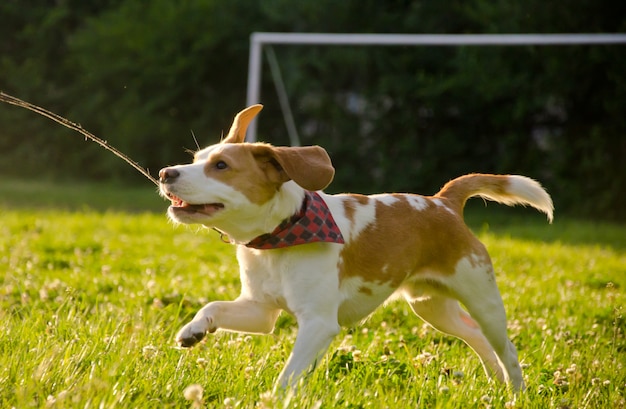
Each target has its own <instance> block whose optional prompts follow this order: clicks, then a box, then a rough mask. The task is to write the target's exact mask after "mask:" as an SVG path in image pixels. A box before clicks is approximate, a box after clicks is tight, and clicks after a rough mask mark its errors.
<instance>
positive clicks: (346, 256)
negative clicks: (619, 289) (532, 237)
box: [159, 105, 554, 391]
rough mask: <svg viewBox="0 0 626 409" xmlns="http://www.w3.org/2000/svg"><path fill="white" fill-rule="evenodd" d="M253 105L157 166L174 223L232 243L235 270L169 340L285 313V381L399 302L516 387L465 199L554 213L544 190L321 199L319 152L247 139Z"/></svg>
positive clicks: (471, 189)
mask: <svg viewBox="0 0 626 409" xmlns="http://www.w3.org/2000/svg"><path fill="white" fill-rule="evenodd" d="M261 109H262V106H261V105H253V106H250V107H248V108H246V109H244V110H243V111H241V112H240V113H239V114H237V115H236V116H235V119H234V121H233V124H232V126H231V128H230V131H229V133H228V135H227V136H226V137H225V138H224V139H223V140H222V141H221V142H220V143H217V144H214V145H211V146H209V147H207V148H204V149H202V150H200V151H198V152H196V153H195V156H194V160H193V162H192V163H191V164H185V165H178V166H170V167H166V168H164V169H161V170H160V172H159V188H160V193H161V195H163V196H164V197H166V198H168V199H169V200H170V201H171V206H169V208H168V215H169V217H170V218H171V220H173V221H174V222H176V223H185V224H200V225H203V226H206V227H209V228H213V229H215V230H217V231H218V232H220V233H221V234H222V235H223V237H227V238H228V239H229V241H230V242H231V243H233V244H235V245H236V246H237V260H238V263H239V268H240V278H241V294H240V296H239V297H238V298H237V299H236V300H234V301H215V302H210V303H208V304H206V305H205V306H204V307H203V308H202V309H201V310H200V311H198V313H197V314H196V315H195V317H194V318H193V320H192V321H191V322H189V323H188V324H186V325H185V326H184V327H183V328H182V329H181V330H180V331H179V332H178V334H177V335H176V341H177V343H178V344H179V345H181V346H182V347H191V346H193V345H194V344H196V343H198V342H200V341H201V340H202V339H203V338H204V337H205V335H206V334H207V333H213V332H215V331H216V330H218V329H221V330H227V331H236V332H245V333H263V334H265V333H270V332H272V331H273V328H274V324H275V322H276V319H277V317H278V315H279V314H280V312H281V311H286V312H288V313H290V314H291V315H293V316H294V317H295V318H296V320H297V323H298V334H297V337H296V341H295V344H294V347H293V350H292V352H291V355H290V357H289V358H288V360H287V363H286V365H285V367H284V369H283V370H282V372H281V373H280V375H279V377H278V379H277V382H276V386H277V387H281V388H286V387H290V386H293V385H294V384H295V383H296V382H297V381H298V380H299V379H300V378H301V377H302V376H303V374H305V373H306V372H307V371H308V370H309V369H312V368H314V367H315V365H316V363H317V362H319V361H320V359H321V358H322V357H323V355H324V353H325V352H326V350H327V349H328V347H329V345H330V343H331V341H332V340H333V338H334V337H335V336H336V335H337V334H338V333H339V331H340V327H342V326H346V325H352V324H354V323H358V322H360V321H362V320H364V319H365V318H367V317H368V316H369V315H370V314H371V313H372V312H373V311H374V310H375V309H376V308H377V307H378V306H379V305H381V304H383V303H384V302H385V301H386V300H388V299H390V298H392V297H401V298H404V299H405V300H406V301H407V302H408V303H409V305H410V306H411V308H412V310H413V311H414V312H415V314H417V315H418V316H419V317H420V318H422V319H423V320H424V321H426V322H427V323H429V324H430V325H432V326H433V327H434V328H436V329H438V330H440V331H442V332H444V333H446V334H449V335H453V336H455V337H458V338H460V339H462V340H463V341H465V343H467V344H468V345H469V346H470V347H471V348H472V349H473V350H474V351H475V352H476V354H477V355H478V356H479V358H480V360H481V362H482V365H483V367H484V369H485V372H486V373H487V375H488V376H489V377H491V378H495V379H497V380H499V381H502V382H506V383H508V384H509V385H510V386H511V387H512V389H513V390H515V391H519V390H522V389H523V388H524V379H523V375H522V371H521V368H520V364H519V361H518V357H517V351H516V349H515V346H514V345H513V343H512V342H511V341H510V340H509V339H508V336H507V321H506V316H505V310H504V305H503V302H502V298H501V296H500V293H499V290H498V288H497V286H496V279H495V275H494V270H493V267H492V264H491V260H490V257H489V254H488V253H487V250H486V249H485V247H484V245H483V244H482V243H481V242H480V241H479V240H478V239H477V238H476V237H475V236H474V235H473V234H472V233H471V231H470V230H469V228H468V227H467V226H466V225H465V223H464V221H463V208H464V205H465V202H466V200H467V199H468V198H470V197H472V196H480V197H482V198H485V199H489V200H492V201H496V202H499V203H503V204H506V205H509V206H511V205H515V204H522V205H530V206H532V207H534V208H536V209H537V210H539V211H541V212H543V213H545V214H546V215H547V218H548V220H549V221H550V222H552V213H553V209H554V207H553V204H552V199H551V198H550V196H549V195H548V193H546V191H545V190H544V189H543V188H542V187H541V185H540V184H539V183H538V182H536V181H534V180H532V179H530V178H527V177H525V176H518V175H488V174H469V175H465V176H462V177H459V178H457V179H454V180H452V181H450V182H448V183H447V184H445V186H444V187H443V188H442V189H441V190H440V191H439V192H438V193H437V194H436V195H434V196H432V197H426V196H419V195H413V194H397V193H394V194H377V195H372V196H364V195H358V194H337V195H330V194H326V193H324V192H323V189H324V188H326V187H327V186H328V185H329V184H330V183H331V181H332V179H333V177H334V172H335V170H334V168H333V165H332V163H331V160H330V158H329V156H328V153H327V152H326V151H325V150H324V149H323V148H321V147H319V146H307V147H276V146H272V145H269V144H265V143H248V142H245V141H244V140H245V133H246V129H247V127H248V124H249V123H250V121H251V120H252V119H253V118H254V117H255V116H256V115H257V114H258V112H259V111H260V110H261ZM461 305H463V306H464V307H465V308H462V307H461Z"/></svg>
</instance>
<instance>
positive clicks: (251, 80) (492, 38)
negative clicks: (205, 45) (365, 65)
mask: <svg viewBox="0 0 626 409" xmlns="http://www.w3.org/2000/svg"><path fill="white" fill-rule="evenodd" d="M271 44H282V45H287V44H288V45H327V46H416V47H419V46H431V47H432V46H440V47H441V46H529V45H563V46H565V45H593V44H626V34H329V33H264V32H255V33H252V34H251V36H250V53H249V61H248V89H247V97H246V102H247V106H249V105H252V104H256V103H259V102H260V100H261V75H262V57H263V46H264V45H271ZM268 61H269V63H270V69H271V71H272V77H273V79H274V85H275V86H276V90H277V92H278V96H279V102H280V105H281V110H282V112H283V117H284V119H285V124H286V127H287V131H288V133H289V138H290V141H291V144H292V145H297V144H299V137H298V135H297V130H296V127H295V124H294V121H293V117H292V115H291V108H290V106H289V102H288V99H287V97H286V95H287V94H286V92H285V89H284V85H283V82H282V78H281V74H280V69H279V68H278V64H277V62H276V59H275V56H274V54H273V52H269V53H268ZM256 134H257V133H256V119H255V120H254V121H253V122H252V123H251V124H250V126H249V128H248V133H247V140H248V141H250V142H255V141H256V139H257V137H256Z"/></svg>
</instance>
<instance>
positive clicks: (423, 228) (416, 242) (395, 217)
mask: <svg viewBox="0 0 626 409" xmlns="http://www.w3.org/2000/svg"><path fill="white" fill-rule="evenodd" d="M394 196H395V197H396V198H397V199H399V200H398V201H397V202H395V203H393V204H391V205H386V204H384V203H382V202H381V201H377V203H376V218H375V221H374V223H372V224H370V225H369V226H367V227H366V228H365V229H363V231H362V232H361V233H360V234H359V235H358V236H357V237H356V238H354V239H353V240H351V241H350V242H349V243H347V244H346V246H345V247H344V249H343V251H342V258H343V263H342V265H341V267H342V268H341V270H340V280H343V279H346V278H350V277H355V276H356V277H361V278H362V279H363V280H365V281H367V282H374V283H390V284H391V285H392V286H394V287H397V286H399V285H400V284H401V283H402V282H403V281H404V280H405V279H407V278H408V277H411V276H415V275H418V274H420V273H423V272H431V273H438V274H442V275H450V274H454V272H455V267H456V265H457V263H458V261H459V260H460V259H461V258H463V257H466V256H468V255H470V254H478V255H481V256H482V255H483V254H484V253H485V252H486V250H485V249H484V247H483V245H482V244H481V243H480V242H479V241H478V239H476V238H475V237H474V235H473V234H472V233H471V232H470V230H469V229H468V228H467V226H466V225H465V223H464V222H463V220H462V218H461V216H459V215H458V214H453V213H452V212H450V211H449V210H448V209H446V208H445V207H444V206H438V205H436V204H435V203H433V202H432V201H431V200H432V198H425V199H426V200H428V201H429V204H428V208H426V209H424V210H421V211H420V210H416V209H415V208H414V207H413V206H411V204H410V203H409V202H408V201H407V199H406V198H407V196H406V195H394ZM439 200H440V201H441V202H442V203H443V204H444V205H448V203H447V202H448V201H447V199H445V198H439ZM385 265H387V268H386V269H383V267H384V266H385Z"/></svg>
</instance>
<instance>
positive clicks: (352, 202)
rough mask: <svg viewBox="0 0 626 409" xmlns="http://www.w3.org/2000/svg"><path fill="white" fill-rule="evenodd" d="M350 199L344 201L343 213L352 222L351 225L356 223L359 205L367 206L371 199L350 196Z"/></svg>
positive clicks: (361, 196)
mask: <svg viewBox="0 0 626 409" xmlns="http://www.w3.org/2000/svg"><path fill="white" fill-rule="evenodd" d="M348 196H349V197H348V198H347V199H346V200H344V201H343V211H344V214H345V215H346V218H347V219H348V220H349V221H350V224H352V223H354V213H355V212H356V207H357V205H366V204H368V203H369V201H370V199H369V197H367V196H364V195H356V194H350V195H348Z"/></svg>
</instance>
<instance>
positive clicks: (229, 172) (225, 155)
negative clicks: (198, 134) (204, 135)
mask: <svg viewBox="0 0 626 409" xmlns="http://www.w3.org/2000/svg"><path fill="white" fill-rule="evenodd" d="M250 145H253V144H222V145H220V146H218V147H216V148H215V149H214V150H212V151H211V152H210V153H209V155H208V156H207V158H206V161H205V163H204V174H205V175H206V176H207V177H209V178H212V179H215V180H219V181H220V182H222V183H224V184H227V185H229V186H231V187H233V188H234V189H236V190H238V191H240V192H241V193H243V194H244V195H245V196H246V197H247V198H248V200H250V202H252V203H255V204H259V205H260V204H263V203H266V202H267V201H268V200H270V199H271V198H272V197H273V196H274V195H275V194H276V191H277V190H278V189H279V187H280V185H281V184H282V183H283V182H284V180H282V177H281V175H280V173H279V171H278V170H277V169H276V168H275V166H273V165H272V164H271V163H269V162H267V161H265V162H264V161H261V160H257V158H255V156H254V155H253V154H252V150H251V149H250ZM220 162H223V163H225V164H226V167H225V168H224V169H220V166H223V165H221V164H220Z"/></svg>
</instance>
